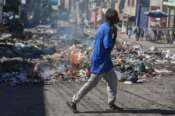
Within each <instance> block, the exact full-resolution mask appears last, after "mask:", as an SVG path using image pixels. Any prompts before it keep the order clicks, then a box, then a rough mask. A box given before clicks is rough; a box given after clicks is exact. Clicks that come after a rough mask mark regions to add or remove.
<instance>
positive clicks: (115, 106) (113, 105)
mask: <svg viewBox="0 0 175 116" xmlns="http://www.w3.org/2000/svg"><path fill="white" fill-rule="evenodd" d="M109 108H110V109H111V110H118V111H122V110H123V108H121V107H119V106H117V105H115V104H109Z"/></svg>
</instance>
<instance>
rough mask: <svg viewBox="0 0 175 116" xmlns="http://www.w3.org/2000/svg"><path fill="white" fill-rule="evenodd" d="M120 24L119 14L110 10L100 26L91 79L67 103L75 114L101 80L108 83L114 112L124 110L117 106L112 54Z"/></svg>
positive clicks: (109, 96)
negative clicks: (84, 98) (79, 104)
mask: <svg viewBox="0 0 175 116" xmlns="http://www.w3.org/2000/svg"><path fill="white" fill-rule="evenodd" d="M118 22H119V17H118V12H117V11H116V10H114V9H108V10H107V11H106V13H105V21H104V22H103V23H102V24H101V25H100V26H99V28H98V30H97V33H96V40H95V45H94V48H93V52H92V57H91V77H90V79H89V80H88V82H87V83H85V84H84V85H83V86H82V87H81V89H80V90H79V91H78V92H77V93H76V94H75V95H74V96H73V97H72V101H71V102H67V104H68V105H69V106H70V108H71V109H72V111H73V112H74V113H76V112H77V103H78V102H80V100H81V99H82V98H83V97H84V96H85V95H86V94H87V93H88V92H89V91H91V90H92V89H93V88H94V87H95V86H96V85H97V84H98V82H99V81H100V80H101V78H103V79H104V80H105V81H106V82H107V95H108V104H109V108H110V109H112V110H123V108H120V107H119V106H117V105H115V100H116V93H117V81H118V80H117V76H116V74H115V72H114V69H113V63H112V59H111V52H112V50H113V48H114V45H115V42H116V38H117V28H116V27H115V24H117V23H118Z"/></svg>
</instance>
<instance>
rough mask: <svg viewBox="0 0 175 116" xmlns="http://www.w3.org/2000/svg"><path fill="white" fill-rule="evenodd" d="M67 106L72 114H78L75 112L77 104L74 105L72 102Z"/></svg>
mask: <svg viewBox="0 0 175 116" xmlns="http://www.w3.org/2000/svg"><path fill="white" fill-rule="evenodd" d="M67 105H68V106H69V108H71V110H72V111H73V113H78V111H77V104H76V103H74V102H67Z"/></svg>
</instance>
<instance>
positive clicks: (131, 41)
mask: <svg viewBox="0 0 175 116" xmlns="http://www.w3.org/2000/svg"><path fill="white" fill-rule="evenodd" d="M118 39H119V40H122V41H127V42H128V43H129V44H141V45H142V46H143V47H144V48H150V47H152V46H155V47H157V48H160V49H163V50H170V52H171V53H172V54H175V44H161V43H153V42H151V41H146V40H140V41H136V40H135V37H134V36H132V38H131V39H128V36H127V35H126V34H119V35H118Z"/></svg>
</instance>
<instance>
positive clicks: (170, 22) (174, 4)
mask: <svg viewBox="0 0 175 116" xmlns="http://www.w3.org/2000/svg"><path fill="white" fill-rule="evenodd" d="M163 10H164V11H165V12H167V13H168V14H169V16H168V18H167V20H166V26H167V27H175V0H168V1H166V2H164V3H163Z"/></svg>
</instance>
